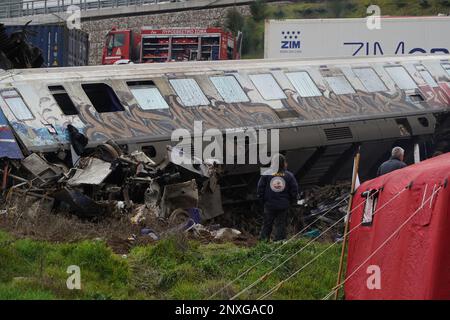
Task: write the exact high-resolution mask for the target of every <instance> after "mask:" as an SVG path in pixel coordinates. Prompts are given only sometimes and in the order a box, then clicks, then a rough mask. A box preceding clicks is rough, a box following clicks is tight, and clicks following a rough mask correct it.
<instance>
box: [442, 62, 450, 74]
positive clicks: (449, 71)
mask: <svg viewBox="0 0 450 320" xmlns="http://www.w3.org/2000/svg"><path fill="white" fill-rule="evenodd" d="M441 66H442V68H444V70H445V71H446V72H447V74H448V75H449V76H450V63H443V64H441Z"/></svg>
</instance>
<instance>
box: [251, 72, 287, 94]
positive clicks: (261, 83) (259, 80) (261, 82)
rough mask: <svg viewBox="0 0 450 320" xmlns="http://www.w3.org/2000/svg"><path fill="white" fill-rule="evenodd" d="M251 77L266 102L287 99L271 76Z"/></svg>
mask: <svg viewBox="0 0 450 320" xmlns="http://www.w3.org/2000/svg"><path fill="white" fill-rule="evenodd" d="M249 77H250V80H252V82H253V84H254V85H255V87H256V89H258V91H259V93H260V94H261V96H262V97H263V98H264V100H280V99H286V95H285V94H284V92H283V90H282V89H281V88H280V86H279V85H278V83H277V82H276V81H275V79H274V78H273V76H272V75H271V74H253V75H250V76H249Z"/></svg>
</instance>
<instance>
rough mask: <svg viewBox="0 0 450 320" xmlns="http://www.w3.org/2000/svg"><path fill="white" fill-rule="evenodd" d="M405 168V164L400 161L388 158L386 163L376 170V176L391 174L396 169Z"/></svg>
mask: <svg viewBox="0 0 450 320" xmlns="http://www.w3.org/2000/svg"><path fill="white" fill-rule="evenodd" d="M404 167H406V163H404V162H403V161H400V160H398V159H396V158H390V159H389V160H388V161H385V162H383V163H382V164H381V166H380V167H379V168H378V172H377V176H382V175H383V174H386V173H389V172H392V171H394V170H397V169H401V168H404Z"/></svg>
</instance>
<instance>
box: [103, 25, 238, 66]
mask: <svg viewBox="0 0 450 320" xmlns="http://www.w3.org/2000/svg"><path fill="white" fill-rule="evenodd" d="M240 39H241V35H240V34H239V35H238V36H237V37H234V36H233V34H232V33H231V32H226V31H223V30H222V29H221V28H169V29H152V28H147V27H144V28H142V29H141V31H140V33H133V31H132V30H128V29H127V30H116V29H115V28H114V29H112V30H111V31H110V32H109V33H108V35H107V36H106V43H105V47H104V48H103V56H102V64H114V63H121V62H124V63H126V62H127V61H132V62H135V63H150V62H167V61H188V60H231V59H239V58H240V57H239V52H240V50H239V48H240V43H241V40H240Z"/></svg>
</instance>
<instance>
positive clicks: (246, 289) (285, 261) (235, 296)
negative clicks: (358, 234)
mask: <svg viewBox="0 0 450 320" xmlns="http://www.w3.org/2000/svg"><path fill="white" fill-rule="evenodd" d="M376 193H378V192H375V193H374V194H373V195H375V194H376ZM373 195H370V196H369V197H371V196H373ZM363 204H365V202H361V203H360V204H359V205H357V206H356V207H355V208H353V209H352V210H351V211H350V212H349V213H348V214H345V215H344V216H343V217H342V218H340V219H339V220H337V221H336V222H335V223H333V224H332V225H331V226H330V227H328V228H327V229H325V230H324V231H322V232H321V233H320V234H319V235H317V236H316V237H315V238H313V239H311V240H310V241H309V242H308V243H307V244H306V245H304V246H303V247H301V248H300V249H299V250H298V251H296V252H295V253H293V254H292V255H291V256H289V257H288V258H287V259H286V260H284V261H283V262H281V263H280V264H279V265H277V266H276V267H275V268H273V269H271V270H270V271H269V272H267V273H265V274H264V275H262V276H261V277H259V278H258V279H257V280H256V281H254V282H253V283H252V284H250V285H249V286H247V287H246V288H244V289H242V290H241V291H239V292H238V293H237V294H235V295H234V296H233V297H232V298H231V299H230V300H234V299H236V298H237V297H239V296H240V295H241V294H243V293H244V292H246V291H248V290H250V289H251V288H253V287H254V286H256V285H257V284H259V283H260V282H262V281H264V280H266V279H267V277H268V276H270V275H271V274H272V273H273V272H275V271H276V270H278V269H279V268H280V267H282V266H283V265H285V264H286V263H287V262H288V261H289V260H291V259H292V258H294V257H295V256H296V255H298V254H299V253H300V252H302V251H303V250H304V249H306V248H307V247H309V245H311V244H312V243H313V242H314V241H315V240H316V239H318V238H320V237H321V236H322V235H323V234H324V233H326V232H328V231H330V230H331V229H332V228H333V227H334V226H336V225H337V224H338V223H339V222H341V220H343V219H345V218H346V217H347V216H349V217H350V213H352V212H353V211H354V210H356V209H358V208H359V207H360V206H361V205H363Z"/></svg>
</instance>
